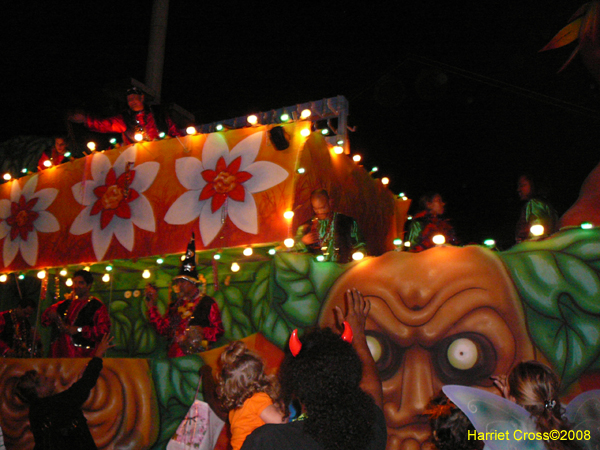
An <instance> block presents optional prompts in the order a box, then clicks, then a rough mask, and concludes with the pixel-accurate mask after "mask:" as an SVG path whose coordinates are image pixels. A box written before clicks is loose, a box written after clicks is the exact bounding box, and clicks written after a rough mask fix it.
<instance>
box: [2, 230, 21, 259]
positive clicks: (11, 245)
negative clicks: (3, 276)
mask: <svg viewBox="0 0 600 450" xmlns="http://www.w3.org/2000/svg"><path fill="white" fill-rule="evenodd" d="M20 240H21V238H20V237H18V236H17V238H16V239H15V240H14V241H11V240H10V237H9V236H7V237H6V239H4V249H3V250H2V257H3V259H4V267H6V266H8V265H10V263H11V262H12V261H13V259H15V256H17V252H18V251H19V241H20Z"/></svg>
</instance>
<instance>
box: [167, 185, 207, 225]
mask: <svg viewBox="0 0 600 450" xmlns="http://www.w3.org/2000/svg"><path fill="white" fill-rule="evenodd" d="M198 197H200V192H198V191H187V192H184V193H183V194H181V197H179V198H178V199H177V200H175V201H174V202H173V204H172V205H171V207H170V208H169V210H168V211H167V214H166V215H165V218H164V221H165V222H167V223H170V224H171V225H184V224H186V223H190V222H191V221H192V220H194V219H195V218H196V217H198V216H199V215H200V212H201V211H202V206H203V204H204V203H207V202H206V201H202V202H200V201H198ZM208 203H210V200H208Z"/></svg>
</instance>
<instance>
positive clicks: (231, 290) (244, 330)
mask: <svg viewBox="0 0 600 450" xmlns="http://www.w3.org/2000/svg"><path fill="white" fill-rule="evenodd" d="M214 299H215V301H216V302H217V305H218V306H219V309H220V310H221V320H222V321H223V326H224V328H225V338H227V339H230V340H237V339H241V338H243V337H246V336H249V335H250V334H252V333H253V330H252V324H251V323H250V319H249V318H248V315H247V314H246V313H245V312H244V295H243V294H242V292H241V291H240V290H239V289H238V288H237V287H234V286H227V287H225V288H224V289H221V290H220V291H218V292H215V294H214Z"/></svg>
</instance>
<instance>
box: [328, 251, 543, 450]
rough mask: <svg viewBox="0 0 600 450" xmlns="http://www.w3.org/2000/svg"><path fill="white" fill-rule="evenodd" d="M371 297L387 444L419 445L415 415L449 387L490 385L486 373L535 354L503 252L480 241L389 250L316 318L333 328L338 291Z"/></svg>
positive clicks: (348, 281)
mask: <svg viewBox="0 0 600 450" xmlns="http://www.w3.org/2000/svg"><path fill="white" fill-rule="evenodd" d="M350 288H357V289H359V290H360V291H361V292H362V293H363V294H364V296H365V297H366V298H368V299H369V300H370V301H371V312H370V314H369V317H368V319H367V325H366V327H367V339H368V341H369V346H370V348H371V352H372V353H373V356H374V358H375V361H376V362H377V367H378V369H379V373H380V376H381V380H382V382H383V395H384V414H385V418H386V422H387V426H388V445H387V448H388V450H396V449H402V450H416V449H419V448H421V446H422V445H423V444H424V443H425V442H426V441H427V440H428V437H429V435H430V430H429V427H428V425H427V422H426V419H425V418H424V417H423V416H421V414H422V413H423V410H424V407H425V406H426V405H427V403H428V402H429V400H430V399H431V397H432V396H433V395H434V394H436V393H437V392H439V390H440V389H441V388H442V386H443V385H445V384H463V385H469V386H471V385H473V386H479V387H483V388H487V389H489V390H492V391H493V390H494V388H493V385H492V383H491V380H490V376H491V375H498V374H504V373H506V372H507V371H508V370H509V368H510V367H511V366H512V365H513V364H514V363H515V362H518V361H520V360H523V359H531V358H533V356H534V350H533V346H532V344H531V341H530V339H529V337H528V335H527V331H526V329H525V325H524V324H525V319H524V317H523V311H522V309H521V303H520V301H519V299H518V296H517V294H516V292H515V290H514V288H513V285H512V282H511V280H510V278H509V277H508V274H507V273H506V270H505V269H504V267H503V265H502V263H501V261H500V260H499V258H498V257H497V256H496V255H495V254H494V253H493V252H491V251H488V250H486V249H483V248H479V247H464V248H457V247H442V248H434V249H431V250H428V251H425V252H422V253H397V252H390V253H386V254H385V255H383V256H381V257H378V258H373V259H370V260H367V261H364V262H363V263H361V264H358V265H356V266H354V267H353V268H352V269H350V270H349V271H348V272H346V273H345V274H344V275H343V276H342V277H340V278H339V279H338V280H337V281H336V283H335V285H334V286H333V288H332V290H331V292H330V294H329V297H328V300H327V301H326V303H325V305H324V307H323V310H322V312H321V316H320V323H321V325H324V326H334V315H333V311H332V309H333V308H334V307H335V306H337V305H339V306H341V307H342V309H344V306H343V303H344V295H343V294H344V292H345V291H346V290H347V289H350Z"/></svg>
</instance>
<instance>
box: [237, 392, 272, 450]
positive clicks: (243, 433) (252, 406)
mask: <svg viewBox="0 0 600 450" xmlns="http://www.w3.org/2000/svg"><path fill="white" fill-rule="evenodd" d="M272 404H273V400H271V397H269V395H268V394H265V393H264V392H257V393H256V394H254V395H252V397H250V398H249V399H247V400H246V401H245V402H244V404H243V405H242V406H241V407H240V408H236V409H232V410H231V411H229V423H230V425H231V447H232V448H233V450H240V448H241V447H242V445H244V441H245V440H246V437H247V436H248V435H249V434H250V433H252V432H253V431H254V430H255V429H257V428H258V427H262V426H263V425H264V424H265V422H264V421H263V420H262V419H261V418H260V413H262V412H263V410H264V409H265V408H266V407H267V406H269V405H272Z"/></svg>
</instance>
